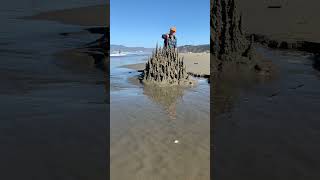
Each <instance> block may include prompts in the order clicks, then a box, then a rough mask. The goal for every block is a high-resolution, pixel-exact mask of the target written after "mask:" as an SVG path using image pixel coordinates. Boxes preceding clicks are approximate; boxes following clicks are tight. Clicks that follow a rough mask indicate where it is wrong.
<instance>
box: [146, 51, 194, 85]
mask: <svg viewBox="0 0 320 180" xmlns="http://www.w3.org/2000/svg"><path fill="white" fill-rule="evenodd" d="M142 82H143V83H146V84H150V83H151V84H157V85H165V86H167V85H182V86H190V85H194V84H195V81H193V80H191V79H190V78H189V75H188V73H187V71H186V66H185V65H184V63H183V57H182V58H181V57H179V53H178V52H177V51H176V50H174V49H170V48H158V46H157V47H156V49H155V51H154V52H153V53H152V55H151V57H150V58H149V60H148V62H147V63H146V67H145V69H144V72H143V74H142Z"/></svg>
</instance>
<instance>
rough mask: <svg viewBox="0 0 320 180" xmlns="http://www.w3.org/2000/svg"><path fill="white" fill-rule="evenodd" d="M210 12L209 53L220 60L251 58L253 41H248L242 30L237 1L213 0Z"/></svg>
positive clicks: (246, 59) (245, 59)
mask: <svg viewBox="0 0 320 180" xmlns="http://www.w3.org/2000/svg"><path fill="white" fill-rule="evenodd" d="M211 12H212V13H211V21H212V23H211V28H212V29H211V30H212V32H213V33H212V34H211V44H212V46H211V53H212V54H213V55H214V56H216V57H217V59H219V60H221V61H235V60H241V61H242V60H244V61H248V60H251V59H253V55H254V52H253V48H252V43H253V41H251V42H250V41H248V40H247V39H246V37H245V34H244V32H243V30H242V16H241V15H240V14H239V13H238V10H237V1H236V0H213V1H212V3H211Z"/></svg>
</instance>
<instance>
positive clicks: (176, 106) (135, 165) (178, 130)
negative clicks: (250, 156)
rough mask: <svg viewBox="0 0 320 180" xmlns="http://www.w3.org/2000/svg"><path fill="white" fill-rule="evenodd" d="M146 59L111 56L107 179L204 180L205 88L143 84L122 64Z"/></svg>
mask: <svg viewBox="0 0 320 180" xmlns="http://www.w3.org/2000/svg"><path fill="white" fill-rule="evenodd" d="M147 57H148V55H146V56H144V57H139V56H133V57H114V58H111V64H110V65H111V77H110V80H111V106H110V111H111V112H110V113H111V149H110V150H111V152H110V155H111V179H132V180H135V179H137V180H140V179H155V180H157V179H159V180H160V179H176V180H185V179H198V180H208V179H209V174H210V165H209V164H210V146H209V142H210V136H209V134H210V117H209V110H210V108H209V95H210V92H209V84H208V83H207V80H206V79H199V84H198V86H197V87H195V88H187V89H183V88H178V87H164V88H161V87H155V86H143V85H142V84H141V83H140V82H139V81H138V75H139V74H140V73H139V72H137V71H135V70H133V69H128V68H125V66H126V65H128V64H137V63H140V62H144V61H145V60H146V58H147ZM176 140H178V143H175V141H176Z"/></svg>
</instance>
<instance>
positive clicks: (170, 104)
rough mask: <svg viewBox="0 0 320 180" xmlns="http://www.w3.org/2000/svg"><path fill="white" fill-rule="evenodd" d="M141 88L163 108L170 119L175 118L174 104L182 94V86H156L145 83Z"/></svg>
mask: <svg viewBox="0 0 320 180" xmlns="http://www.w3.org/2000/svg"><path fill="white" fill-rule="evenodd" d="M143 89H144V94H145V95H147V96H148V97H149V98H150V99H151V100H152V101H154V102H156V103H158V104H159V105H161V106H162V107H163V108H165V110H166V111H167V112H168V114H169V117H170V118H171V119H176V104H177V101H178V100H179V99H181V98H182V96H183V89H182V88H180V87H177V86H169V87H158V86H152V85H146V86H144V88H143Z"/></svg>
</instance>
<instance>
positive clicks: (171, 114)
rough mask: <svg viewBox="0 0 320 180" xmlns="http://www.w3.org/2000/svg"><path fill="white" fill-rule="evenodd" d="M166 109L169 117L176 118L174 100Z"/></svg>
mask: <svg viewBox="0 0 320 180" xmlns="http://www.w3.org/2000/svg"><path fill="white" fill-rule="evenodd" d="M167 111H168V114H169V117H170V119H177V110H176V103H175V102H174V103H172V104H170V105H169V107H168V109H167Z"/></svg>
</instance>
